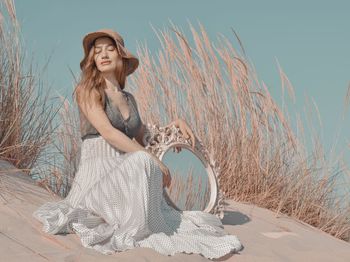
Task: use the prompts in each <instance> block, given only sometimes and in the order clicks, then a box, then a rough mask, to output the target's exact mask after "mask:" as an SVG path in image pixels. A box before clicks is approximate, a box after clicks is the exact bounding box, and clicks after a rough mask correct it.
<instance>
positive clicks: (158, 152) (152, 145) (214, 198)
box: [143, 123, 225, 219]
mask: <svg viewBox="0 0 350 262" xmlns="http://www.w3.org/2000/svg"><path fill="white" fill-rule="evenodd" d="M143 143H144V145H146V146H145V148H146V149H147V150H149V151H150V152H151V153H152V154H154V155H155V156H157V157H158V158H159V159H160V160H162V158H163V156H164V154H165V153H166V152H167V151H168V150H169V149H170V148H171V147H174V146H180V147H183V148H186V149H188V150H189V151H191V152H192V153H193V154H194V155H195V156H197V157H198V158H199V160H200V161H201V162H202V163H203V165H204V166H205V169H206V170H207V174H208V179H209V184H210V200H209V204H208V205H207V207H206V208H205V209H204V210H202V211H204V212H207V213H211V214H214V215H216V216H217V217H219V218H221V219H222V218H223V217H224V200H225V194H224V192H222V191H221V190H220V184H219V183H220V167H218V166H217V165H216V161H215V160H214V159H213V156H212V155H211V154H209V152H208V150H207V148H206V147H205V146H204V145H203V143H202V141H201V140H200V139H199V138H198V137H196V136H195V148H194V150H193V149H192V145H191V138H188V139H185V138H184V137H183V135H182V133H181V131H180V129H179V128H177V127H176V126H175V125H168V126H159V125H156V124H150V123H147V124H146V129H145V133H144V136H143ZM180 153H181V152H180ZM163 195H164V198H165V200H166V202H167V203H168V204H169V205H170V206H172V207H173V208H175V209H176V210H179V211H181V209H179V208H178V207H177V206H176V205H175V204H174V203H173V201H172V200H171V199H170V197H169V196H168V194H167V192H166V190H165V188H163Z"/></svg>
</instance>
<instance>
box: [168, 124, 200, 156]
mask: <svg viewBox="0 0 350 262" xmlns="http://www.w3.org/2000/svg"><path fill="white" fill-rule="evenodd" d="M173 124H174V125H175V126H176V127H178V128H179V129H180V131H181V133H182V135H183V137H184V138H185V139H188V138H190V137H191V144H192V149H194V147H195V137H194V134H193V132H192V130H191V128H190V127H189V126H188V125H187V123H186V122H185V121H184V120H182V119H177V120H175V121H174V122H173ZM180 151H181V147H180V146H175V147H174V148H173V152H176V153H179V152H180Z"/></svg>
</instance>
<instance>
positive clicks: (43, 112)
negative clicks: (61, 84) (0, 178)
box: [0, 1, 56, 174]
mask: <svg viewBox="0 0 350 262" xmlns="http://www.w3.org/2000/svg"><path fill="white" fill-rule="evenodd" d="M0 4H1V9H0V46H1V48H0V159H2V160H6V161H8V162H10V163H12V164H13V165H14V166H16V167H17V168H18V170H21V171H25V172H27V173H28V174H29V173H30V171H31V170H32V168H33V167H34V166H35V164H38V163H42V162H41V160H42V158H41V153H42V152H43V150H44V149H45V148H46V147H47V145H48V144H49V143H50V141H51V134H52V131H53V130H55V128H56V127H54V126H53V119H54V117H55V114H56V109H55V107H54V104H53V103H52V101H49V97H48V95H49V93H50V90H48V89H47V87H46V86H45V87H44V86H43V83H42V81H41V79H40V76H38V75H36V72H35V71H34V69H33V67H32V64H29V65H25V64H24V63H25V62H24V61H25V60H24V58H25V54H24V52H22V49H21V41H20V26H19V24H18V22H17V18H16V12H15V7H14V4H13V1H0ZM7 17H8V19H5V18H7Z"/></svg>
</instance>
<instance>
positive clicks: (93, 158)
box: [33, 136, 242, 259]
mask: <svg viewBox="0 0 350 262" xmlns="http://www.w3.org/2000/svg"><path fill="white" fill-rule="evenodd" d="M164 190H165V189H163V186H162V172H161V170H160V168H159V166H158V163H157V162H156V161H155V160H154V159H153V158H152V157H151V156H150V155H149V154H148V153H147V152H144V151H136V152H128V153H124V152H122V151H119V150H117V149H116V148H114V147H113V146H111V145H110V144H108V143H107V142H106V141H105V140H104V139H103V137H101V136H98V137H94V138H89V139H85V140H84V141H83V142H82V147H81V158H80V163H79V166H78V170H77V172H76V174H75V178H74V181H73V184H72V187H71V190H70V192H69V194H68V195H67V197H66V198H65V199H63V200H60V201H58V202H47V203H45V204H43V205H42V206H41V207H39V208H38V209H37V210H36V211H35V212H34V213H33V216H34V217H35V218H36V219H38V220H39V221H41V222H42V223H43V231H45V232H46V233H49V234H69V233H75V234H77V235H78V236H79V238H80V239H81V243H82V245H83V246H84V247H86V248H92V249H95V250H97V251H98V252H101V253H103V254H113V253H115V252H119V251H124V250H128V249H133V248H135V247H147V248H152V249H154V250H156V251H157V252H159V253H161V254H163V255H174V254H176V253H179V252H184V253H188V254H191V253H195V254H201V255H203V256H204V257H206V258H209V259H212V258H219V257H221V256H224V255H226V254H227V253H230V252H236V251H239V250H241V249H242V245H241V243H240V241H239V239H238V238H237V237H236V236H234V235H229V234H228V233H226V232H225V231H224V228H223V225H222V222H221V220H220V219H219V218H218V217H216V216H215V215H213V214H209V213H206V212H202V211H197V210H195V211H177V210H175V209H174V208H172V207H171V206H169V205H168V204H167V202H166V201H165V199H164V197H163V192H164Z"/></svg>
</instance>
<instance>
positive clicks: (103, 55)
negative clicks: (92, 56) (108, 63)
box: [102, 50, 108, 58]
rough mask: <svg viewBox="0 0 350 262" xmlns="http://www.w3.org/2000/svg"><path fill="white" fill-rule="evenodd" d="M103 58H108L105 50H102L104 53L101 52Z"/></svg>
mask: <svg viewBox="0 0 350 262" xmlns="http://www.w3.org/2000/svg"><path fill="white" fill-rule="evenodd" d="M104 57H108V56H107V51H106V50H104V51H103V50H102V58H104Z"/></svg>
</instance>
